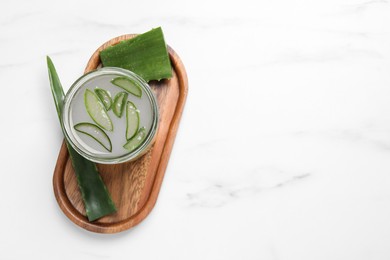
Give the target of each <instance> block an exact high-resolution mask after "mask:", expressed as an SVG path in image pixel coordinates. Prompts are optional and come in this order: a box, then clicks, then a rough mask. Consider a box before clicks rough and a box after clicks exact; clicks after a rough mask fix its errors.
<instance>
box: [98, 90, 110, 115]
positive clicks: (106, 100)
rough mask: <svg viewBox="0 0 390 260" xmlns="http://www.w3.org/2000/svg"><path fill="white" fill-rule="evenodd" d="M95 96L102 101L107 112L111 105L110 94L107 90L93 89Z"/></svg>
mask: <svg viewBox="0 0 390 260" xmlns="http://www.w3.org/2000/svg"><path fill="white" fill-rule="evenodd" d="M95 94H96V95H97V96H98V98H99V99H100V101H102V103H103V105H104V107H105V109H106V110H107V111H108V110H110V108H111V105H112V98H111V94H110V92H109V91H108V90H105V89H102V88H95Z"/></svg>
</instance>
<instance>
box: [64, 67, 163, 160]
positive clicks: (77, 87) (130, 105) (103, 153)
mask: <svg viewBox="0 0 390 260" xmlns="http://www.w3.org/2000/svg"><path fill="white" fill-rule="evenodd" d="M158 116H159V114H158V107H157V102H156V98H155V96H154V95H153V93H152V90H151V88H150V87H149V85H148V84H147V83H146V82H145V81H144V80H143V79H142V78H141V77H140V76H138V75H137V74H135V73H133V72H131V71H128V70H125V69H121V68H115V67H105V68H101V69H98V70H95V71H92V72H90V73H87V74H85V75H83V76H82V77H80V78H79V79H78V80H76V82H75V83H74V84H73V85H72V87H71V88H70V89H69V91H68V93H67V94H66V97H65V101H64V108H63V113H62V120H63V127H64V130H65V131H64V132H65V137H66V139H67V140H68V141H69V143H70V144H71V146H72V147H73V148H74V149H75V150H76V151H77V152H78V153H80V154H81V155H82V156H84V157H85V158H87V159H89V160H91V161H93V162H97V163H104V164H114V163H122V162H126V161H131V160H134V159H136V158H138V157H139V156H141V155H142V154H144V153H145V152H146V151H147V150H148V148H150V147H151V145H152V144H153V141H154V137H155V135H156V132H157V127H158Z"/></svg>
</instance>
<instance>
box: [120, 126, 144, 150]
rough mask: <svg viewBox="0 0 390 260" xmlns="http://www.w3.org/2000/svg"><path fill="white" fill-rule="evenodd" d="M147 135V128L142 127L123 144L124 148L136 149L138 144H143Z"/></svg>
mask: <svg viewBox="0 0 390 260" xmlns="http://www.w3.org/2000/svg"><path fill="white" fill-rule="evenodd" d="M145 137H146V128H145V127H141V128H140V129H139V130H138V132H137V134H136V135H135V136H133V138H131V139H130V140H129V141H127V143H126V144H125V145H124V146H123V148H125V149H127V150H129V151H130V152H131V151H133V150H134V149H136V148H137V147H138V146H140V145H141V143H142V142H143V141H144V139H145Z"/></svg>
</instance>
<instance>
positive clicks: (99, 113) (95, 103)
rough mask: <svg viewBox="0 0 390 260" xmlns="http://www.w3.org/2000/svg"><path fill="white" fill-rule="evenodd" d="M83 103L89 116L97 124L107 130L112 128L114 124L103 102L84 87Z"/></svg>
mask: <svg viewBox="0 0 390 260" xmlns="http://www.w3.org/2000/svg"><path fill="white" fill-rule="evenodd" d="M84 104H85V108H86V109H87V112H88V114H89V116H90V117H91V118H92V120H93V121H95V123H96V124H97V125H98V126H100V127H101V128H103V129H104V130H107V131H113V130H114V125H113V124H112V121H111V119H110V116H109V115H108V114H107V111H106V109H105V107H104V105H103V103H102V102H101V101H100V99H99V98H98V96H97V95H96V94H95V93H93V92H92V91H91V90H89V89H86V90H85V92H84Z"/></svg>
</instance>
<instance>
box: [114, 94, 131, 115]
mask: <svg viewBox="0 0 390 260" xmlns="http://www.w3.org/2000/svg"><path fill="white" fill-rule="evenodd" d="M128 95H129V94H127V93H126V92H119V93H118V94H116V95H115V98H114V103H113V104H112V112H114V114H115V115H116V116H117V117H119V118H121V117H122V114H123V110H124V108H125V104H126V101H127V96H128Z"/></svg>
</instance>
